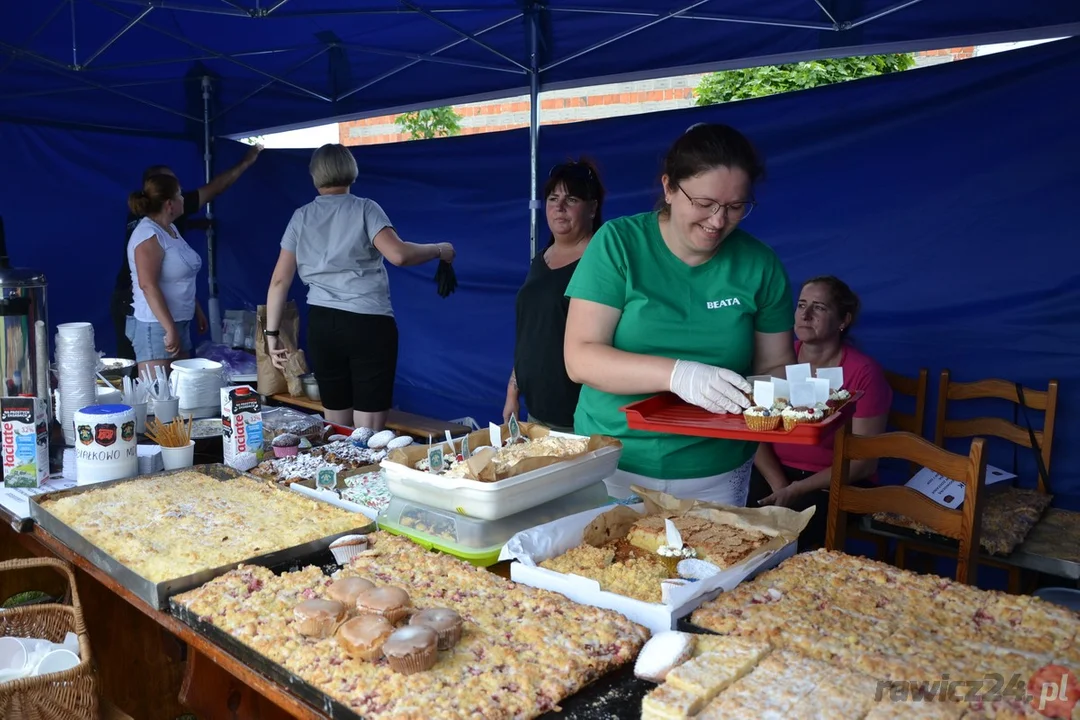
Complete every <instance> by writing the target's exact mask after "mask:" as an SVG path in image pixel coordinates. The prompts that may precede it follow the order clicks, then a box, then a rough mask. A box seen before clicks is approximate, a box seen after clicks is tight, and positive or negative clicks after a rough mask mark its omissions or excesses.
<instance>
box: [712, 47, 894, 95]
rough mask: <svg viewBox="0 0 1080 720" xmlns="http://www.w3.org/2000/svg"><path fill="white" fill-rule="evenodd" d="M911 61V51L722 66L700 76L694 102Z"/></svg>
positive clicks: (848, 76) (813, 83)
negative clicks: (759, 64)
mask: <svg viewBox="0 0 1080 720" xmlns="http://www.w3.org/2000/svg"><path fill="white" fill-rule="evenodd" d="M914 65H915V57H914V56H913V55H912V54H911V53H897V54H892V55H863V56H857V57H846V58H830V59H827V60H810V61H808V62H798V63H787V64H784V65H765V66H763V67H754V68H746V69H743V70H724V71H722V72H715V73H711V74H709V75H706V76H705V77H703V78H701V82H700V83H699V84H698V86H697V88H695V90H694V96H695V98H696V100H695V103H696V104H697V105H713V104H716V103H722V102H729V101H731V100H746V99H748V98H755V97H761V96H763V95H775V94H776V93H783V92H790V91H792V90H806V89H808V88H812V87H818V86H819V85H832V84H833V83H839V82H846V81H848V80H857V79H858V78H864V77H871V76H873V75H885V74H887V73H894V72H900V71H901V70H907V69H908V68H910V67H912V66H914Z"/></svg>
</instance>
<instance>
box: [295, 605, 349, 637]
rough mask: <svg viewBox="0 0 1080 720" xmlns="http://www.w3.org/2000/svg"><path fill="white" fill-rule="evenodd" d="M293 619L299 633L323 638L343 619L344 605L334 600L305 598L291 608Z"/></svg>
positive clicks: (331, 632)
mask: <svg viewBox="0 0 1080 720" xmlns="http://www.w3.org/2000/svg"><path fill="white" fill-rule="evenodd" d="M293 619H294V620H295V621H296V629H297V631H298V632H299V633H300V634H301V635H306V636H308V637H313V638H325V637H329V636H330V635H332V634H333V632H334V630H335V629H336V628H337V626H338V623H339V622H341V621H342V620H344V619H345V606H344V605H342V604H341V603H339V602H337V601H336V600H305V601H304V602H302V603H300V604H299V605H297V606H296V607H295V608H293Z"/></svg>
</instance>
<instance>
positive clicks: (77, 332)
mask: <svg viewBox="0 0 1080 720" xmlns="http://www.w3.org/2000/svg"><path fill="white" fill-rule="evenodd" d="M56 331H57V332H58V333H60V336H61V337H64V338H79V337H88V336H90V335H92V334H93V332H94V326H93V325H92V324H91V323H88V322H70V323H62V324H60V325H57V326H56Z"/></svg>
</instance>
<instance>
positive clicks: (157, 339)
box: [125, 315, 191, 363]
mask: <svg viewBox="0 0 1080 720" xmlns="http://www.w3.org/2000/svg"><path fill="white" fill-rule="evenodd" d="M125 330H126V331H127V332H125V334H126V335H127V339H128V340H130V341H131V344H132V345H133V346H134V347H135V360H136V361H137V362H141V363H142V362H151V361H153V360H169V359H171V358H173V357H175V356H174V355H169V353H167V352H165V328H163V327H162V326H161V323H157V322H143V321H141V320H136V319H135V318H134V317H132V316H130V315H129V316H128V319H127V323H126V326H125ZM176 332H177V333H178V334H179V335H180V351H181V352H182V353H184V354H185V355H187V356H189V357H190V356H191V322H190V321H184V322H178V323H176Z"/></svg>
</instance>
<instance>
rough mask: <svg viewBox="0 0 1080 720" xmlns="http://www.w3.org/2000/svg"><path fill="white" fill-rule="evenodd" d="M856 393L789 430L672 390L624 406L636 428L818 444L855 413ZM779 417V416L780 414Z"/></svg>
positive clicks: (742, 438)
mask: <svg viewBox="0 0 1080 720" xmlns="http://www.w3.org/2000/svg"><path fill="white" fill-rule="evenodd" d="M860 397H862V392H861V391H859V392H855V393H852V394H851V397H850V399H849V400H848V401H846V402H845V403H844V404H843V405H842V406H840V407H839V408H838V409H836V410H835V411H833V412H830V413H829V415H828V416H827V417H825V418H824V419H822V420H820V421H817V422H798V423H797V424H795V425H793V426H790V429H785V426H784V425H783V424H782V423H778V424H777V426H776V428H775V429H773V430H751V429H750V427H749V426H748V424H747V418H745V417H743V416H742V415H735V414H731V413H725V414H716V413H711V412H709V411H708V410H705V409H704V408H699V407H697V406H696V405H691V404H690V403H688V402H685V401H683V400H682V399H680V398H679V397H678V396H677V395H674V394H672V393H661V394H660V395H654V396H653V397H650V398H646V399H645V400H639V401H638V402H635V403H631V404H629V405H626V406H625V407H623V408H622V411H623V413H625V414H626V424H627V425H628V426H629V427H630V428H631V429H632V430H647V431H650V432H657V433H670V434H672V435H690V436H693V437H707V438H719V439H723V440H746V441H750V442H767V443H784V444H788V445H818V444H820V443H821V441H822V440H824V439H826V438H827V437H829V436H830V435H832V434H833V433H835V432H836V431H837V430H838V429H839V428H840V426H841V425H843V424H844V423H845V422H847V419H848V418H849V417H851V416H853V415H854V413H855V401H856V400H858V399H859V398H860ZM777 419H778V420H779V419H780V418H779V416H777Z"/></svg>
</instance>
